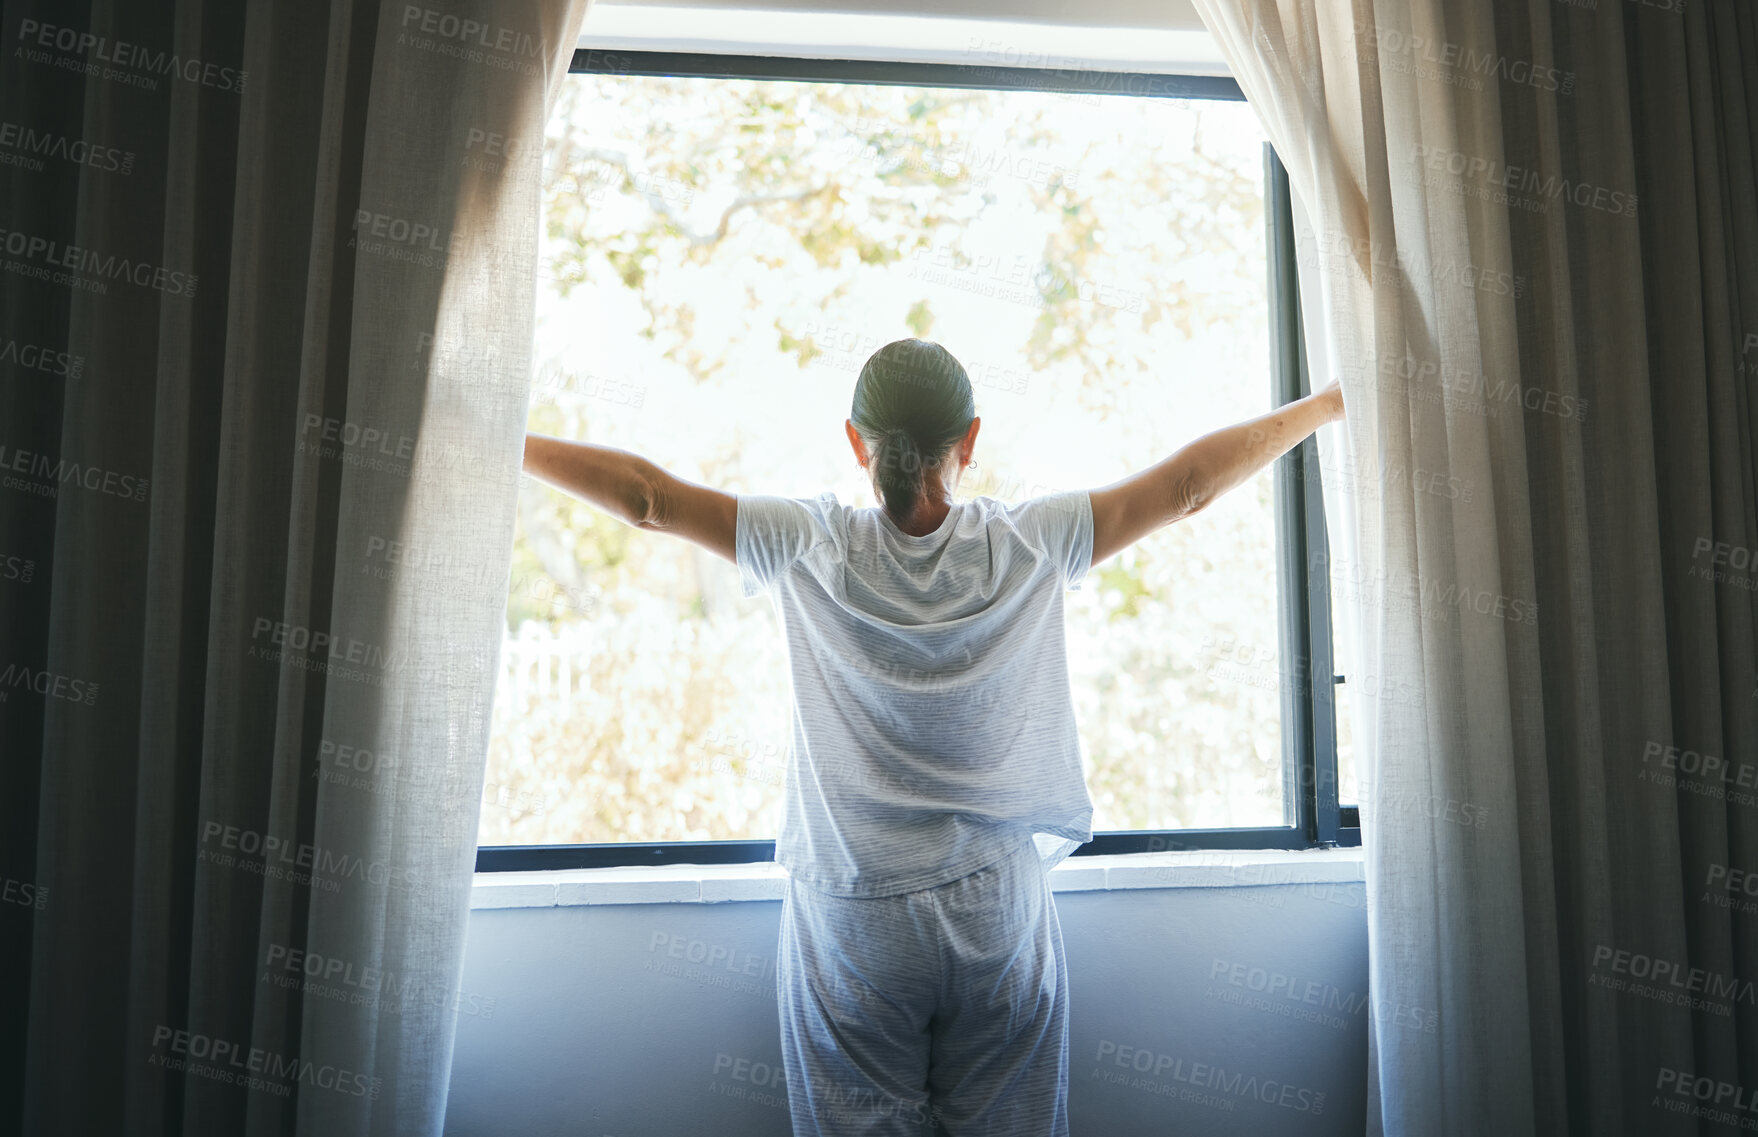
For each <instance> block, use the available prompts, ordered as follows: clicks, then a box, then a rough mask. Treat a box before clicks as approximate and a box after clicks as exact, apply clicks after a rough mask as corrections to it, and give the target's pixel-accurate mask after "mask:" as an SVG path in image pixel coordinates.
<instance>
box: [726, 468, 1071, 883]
mask: <svg viewBox="0 0 1758 1137" xmlns="http://www.w3.org/2000/svg"><path fill="white" fill-rule="evenodd" d="M1092 552H1093V512H1092V501H1091V498H1090V497H1089V496H1088V495H1087V493H1086V491H1084V490H1082V491H1072V492H1064V493H1053V494H1047V495H1044V496H1041V497H1036V498H1033V499H1031V500H1029V501H1024V502H1019V503H1011V504H1010V503H1005V502H1001V501H997V500H995V499H993V498H987V497H977V498H971V499H969V500H966V501H962V502H956V503H954V504H953V506H952V508H951V509H950V511H949V512H948V513H947V515H946V519H945V520H944V521H943V522H942V523H941V524H940V526H939V528H937V529H936V530H934V532H932V533H928V534H925V535H922V536H912V535H910V534H908V533H905V532H904V531H903V530H901V529H899V528H898V527H897V524H896V523H895V522H894V521H892V520H891V517H890V516H889V515H888V514H886V513H885V512H884V511H883V510H882V509H878V508H874V507H867V508H856V507H853V506H848V505H844V504H842V503H840V502H839V501H837V499H836V495H835V494H830V493H826V494H821V495H820V496H818V497H816V498H789V497H779V496H773V495H760V494H741V495H739V499H738V521H737V526H736V537H735V548H734V555H735V558H736V560H737V562H738V568H739V577H740V583H741V588H742V591H743V593H744V595H745V596H747V597H753V596H758V595H760V594H762V593H763V592H764V591H765V590H769V591H770V592H771V595H772V597H773V600H774V603H775V605H776V609H777V613H778V615H779V617H780V621H781V626H782V632H783V635H784V637H785V640H786V645H787V658H788V669H789V674H790V676H791V679H792V684H793V750H792V754H791V756H790V759H789V761H788V764H787V779H786V791H785V792H786V800H785V805H784V811H783V818H782V825H781V832H780V834H779V836H778V837H777V839H776V847H775V859H776V860H777V861H779V862H780V863H781V864H782V865H783V866H784V867H785V868H786V869H787V871H788V873H789V875H790V876H792V877H794V878H795V879H798V880H800V881H802V882H804V883H806V884H808V885H810V886H812V887H814V888H816V889H818V890H819V891H822V892H827V893H830V894H832V895H837V896H894V895H897V894H899V893H904V892H913V891H916V890H918V889H923V888H932V887H935V886H936V885H939V884H943V883H945V882H947V881H951V880H956V879H958V878H959V877H961V876H965V875H967V874H969V873H972V872H976V871H978V870H980V869H983V868H986V867H987V866H988V865H990V864H993V863H994V862H995V861H997V860H999V859H1000V858H1001V857H1003V856H1005V855H1007V854H1008V853H1009V852H1011V851H1012V850H1013V849H1015V848H1017V847H1018V845H1019V844H1020V842H1021V841H1023V840H1031V841H1033V842H1034V843H1035V844H1036V846H1037V849H1038V853H1039V856H1040V857H1041V859H1042V862H1043V865H1044V867H1045V868H1046V869H1049V868H1050V867H1052V866H1054V865H1055V864H1057V863H1058V862H1060V861H1061V860H1062V859H1063V858H1064V857H1066V856H1067V855H1068V854H1069V853H1071V852H1072V851H1074V849H1075V848H1076V847H1077V846H1079V845H1080V844H1082V843H1084V842H1086V841H1089V840H1091V839H1092V817H1093V803H1092V798H1091V796H1090V795H1089V794H1088V792H1087V785H1086V778H1085V776H1084V773H1083V770H1082V766H1081V754H1080V739H1079V736H1078V734H1077V732H1076V730H1075V720H1074V701H1073V693H1072V691H1071V689H1070V685H1069V678H1068V653H1067V646H1066V643H1065V640H1064V636H1063V594H1064V592H1065V591H1066V590H1068V589H1078V588H1079V587H1080V582H1081V579H1082V578H1083V577H1084V576H1085V575H1086V573H1087V571H1088V569H1089V568H1090V567H1091V564H1092Z"/></svg>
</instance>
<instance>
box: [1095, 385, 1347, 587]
mask: <svg viewBox="0 0 1758 1137" xmlns="http://www.w3.org/2000/svg"><path fill="white" fill-rule="evenodd" d="M1342 417H1343V392H1342V390H1341V389H1339V388H1338V386H1337V384H1336V383H1332V384H1331V385H1330V386H1329V387H1326V388H1325V389H1324V390H1322V391H1319V392H1318V393H1316V394H1312V395H1308V396H1307V397H1306V398H1304V399H1296V400H1295V401H1294V402H1292V403H1287V404H1285V405H1283V406H1280V407H1277V408H1276V409H1275V410H1273V411H1271V412H1270V413H1268V414H1266V415H1260V416H1258V417H1257V418H1254V419H1248V420H1246V421H1245V422H1242V423H1238V424H1236V425H1234V426H1229V427H1225V428H1223V429H1221V430H1217V431H1214V432H1213V433H1211V434H1205V435H1203V436H1202V437H1201V438H1198V439H1196V440H1195V441H1194V442H1191V443H1189V444H1188V445H1186V446H1184V447H1182V448H1181V449H1179V450H1178V451H1177V453H1175V454H1173V455H1172V456H1171V457H1170V458H1167V459H1166V460H1165V461H1163V462H1160V463H1158V464H1157V465H1154V466H1150V467H1148V468H1147V469H1145V470H1143V471H1141V472H1140V473H1138V474H1131V475H1130V476H1129V477H1127V478H1124V479H1123V480H1122V481H1120V482H1116V483H1113V484H1112V485H1109V486H1106V487H1105V488H1104V489H1097V490H1093V491H1092V492H1091V494H1090V495H1089V496H1090V497H1091V498H1092V503H1093V557H1092V563H1093V564H1095V565H1096V564H1098V563H1099V562H1100V561H1102V560H1104V559H1105V558H1106V557H1109V556H1111V555H1112V554H1114V553H1120V552H1122V551H1123V550H1124V549H1127V548H1128V547H1129V546H1130V545H1133V544H1134V543H1135V542H1137V541H1139V540H1141V539H1142V538H1143V537H1146V536H1147V535H1148V534H1149V533H1152V532H1153V531H1154V530H1156V529H1160V528H1163V527H1165V526H1167V525H1170V524H1172V522H1174V521H1179V520H1182V519H1184V518H1186V517H1189V516H1190V515H1191V514H1193V513H1199V512H1201V511H1202V509H1203V508H1204V507H1205V506H1207V505H1208V504H1209V503H1210V502H1212V501H1214V500H1215V499H1216V498H1217V497H1220V496H1221V495H1222V494H1224V493H1226V492H1227V491H1228V490H1230V489H1232V488H1233V487H1234V486H1237V485H1239V484H1240V483H1241V482H1243V481H1245V480H1246V479H1247V478H1250V477H1251V476H1252V475H1253V474H1255V473H1257V472H1258V471H1259V470H1261V469H1263V468H1264V467H1265V466H1267V465H1269V464H1270V463H1271V462H1274V461H1275V460H1276V459H1277V458H1280V457H1281V456H1282V455H1283V454H1286V453H1287V452H1288V451H1290V450H1292V449H1294V447H1295V446H1297V445H1299V444H1300V442H1301V441H1303V440H1304V439H1305V438H1306V437H1307V436H1308V435H1309V434H1311V433H1312V432H1313V431H1315V430H1317V429H1318V428H1319V427H1321V426H1323V425H1325V424H1326V423H1328V422H1335V421H1336V420H1338V419H1340V418H1342Z"/></svg>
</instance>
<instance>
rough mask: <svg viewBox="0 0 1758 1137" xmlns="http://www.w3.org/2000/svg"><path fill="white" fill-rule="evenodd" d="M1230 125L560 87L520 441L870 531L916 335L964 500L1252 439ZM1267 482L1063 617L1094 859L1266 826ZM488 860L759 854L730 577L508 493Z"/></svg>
mask: <svg viewBox="0 0 1758 1137" xmlns="http://www.w3.org/2000/svg"><path fill="white" fill-rule="evenodd" d="M1262 144H1263V136H1262V134H1261V132H1260V131H1259V128H1258V125H1257V121H1256V118H1255V117H1254V115H1253V114H1252V113H1251V111H1250V110H1249V109H1248V108H1247V107H1246V105H1245V104H1244V103H1234V102H1206V101H1195V102H1184V101H1172V100H1160V99H1145V98H1128V97H1121V96H1097V95H1058V94H1048V93H1043V92H1023V91H1022V92H986V91H961V90H946V89H930V88H902V87H879V86H861V85H849V84H815V83H781V82H757V81H748V80H713V79H643V78H634V79H631V78H626V77H610V76H573V77H571V78H570V80H569V81H568V83H567V84H566V86H565V88H564V92H563V96H562V100H561V103H560V106H559V108H558V111H557V113H556V117H555V119H554V121H553V122H552V123H551V127H550V138H549V144H548V152H547V159H546V161H547V166H546V177H545V207H544V239H545V246H544V248H545V265H546V269H545V272H544V275H543V279H541V280H540V281H539V301H538V305H539V326H538V332H537V339H536V352H537V364H538V370H537V377H536V380H535V389H534V395H533V407H532V412H531V419H530V425H531V428H532V429H533V430H537V431H541V432H544V433H551V434H559V435H565V436H569V437H574V438H579V439H584V440H587V441H592V442H600V443H605V444H609V445H614V446H618V447H622V448H625V449H629V450H633V451H636V452H638V453H641V454H644V455H646V456H648V457H650V458H652V459H653V460H655V461H657V462H659V463H660V464H661V465H663V466H665V467H667V468H669V469H671V470H673V471H674V472H675V473H677V474H679V475H681V476H683V477H687V478H690V479H692V480H696V481H701V482H705V483H707V484H711V485H715V486H718V487H721V488H724V489H727V490H730V491H734V492H747V493H777V494H786V495H789V496H801V497H803V496H811V495H815V494H818V493H821V492H824V491H826V490H829V491H832V492H834V493H835V494H836V495H837V496H838V498H840V499H841V500H842V501H844V502H849V503H852V504H855V505H859V506H872V505H873V504H874V501H873V497H872V493H871V490H870V488H869V487H868V486H867V485H866V484H865V483H864V482H863V480H862V478H861V473H860V471H859V470H858V469H857V467H856V464H855V461H854V458H853V456H852V454H851V453H850V451H849V448H848V443H847V440H846V438H845V437H844V435H843V429H842V423H843V420H844V419H845V418H846V417H847V416H848V411H849V399H850V397H851V395H852V392H853V387H854V382H855V378H856V376H857V373H858V371H859V369H860V366H861V364H862V362H863V361H864V360H865V359H866V357H867V356H868V355H869V354H870V353H871V352H872V351H873V350H875V349H876V348H878V347H879V346H881V345H883V344H885V343H887V342H889V341H891V340H894V339H899V338H903V337H906V336H911V335H916V336H921V337H923V338H928V339H934V340H937V341H939V342H941V343H943V344H944V345H945V346H946V347H947V348H948V349H949V350H951V351H952V352H953V354H955V355H956V356H958V357H959V358H960V359H961V360H962V361H963V362H964V364H965V366H966V369H967V371H968V372H969V374H970V376H971V379H972V382H973V384H974V386H975V388H976V395H977V413H978V414H979V415H980V416H981V417H982V419H983V426H982V431H981V435H980V437H979V440H978V444H977V452H976V461H977V469H975V470H971V471H967V472H966V476H965V480H964V481H963V483H962V484H961V486H960V489H959V496H960V497H964V498H968V497H970V496H974V495H979V494H982V495H988V496H991V497H995V498H1000V499H1003V500H1007V501H1018V500H1023V499H1025V498H1028V497H1032V496H1036V495H1038V494H1041V493H1045V492H1049V491H1051V490H1055V489H1065V488H1066V489H1073V488H1090V487H1096V486H1101V485H1105V484H1107V483H1109V482H1112V481H1115V480H1117V479H1118V478H1121V477H1123V476H1125V475H1126V474H1129V473H1131V472H1134V471H1136V470H1139V469H1141V468H1143V467H1145V466H1148V465H1151V464H1152V463H1154V462H1156V461H1158V460H1160V459H1161V458H1164V457H1165V456H1166V455H1168V454H1170V453H1171V452H1172V451H1173V450H1175V449H1176V448H1177V447H1178V446H1180V445H1182V444H1183V443H1185V442H1187V441H1189V440H1190V439H1192V438H1194V437H1196V436H1198V435H1200V434H1202V433H1205V432H1207V431H1209V430H1212V429H1215V428H1217V427H1220V426H1224V425H1226V424H1228V423H1230V422H1234V421H1237V420H1239V419H1241V418H1245V417H1249V416H1251V415H1255V414H1260V413H1262V412H1263V411H1264V410H1265V409H1267V408H1268V407H1269V405H1270V395H1269V391H1270V381H1269V371H1268V368H1269V359H1270V354H1269V324H1268V309H1267V300H1266V282H1265V276H1264V273H1265V260H1266V258H1265V238H1264V217H1263V164H1262V163H1263V158H1262ZM1271 502H1272V496H1271V481H1270V474H1269V473H1268V472H1265V473H1264V474H1262V475H1260V476H1259V477H1258V478H1256V479H1255V480H1254V481H1253V482H1251V483H1249V484H1248V485H1246V486H1242V487H1241V488H1239V489H1238V490H1235V491H1234V492H1233V493H1232V494H1231V495H1229V496H1228V497H1226V498H1225V499H1223V500H1221V501H1220V502H1217V503H1216V504H1215V505H1214V506H1212V507H1211V508H1210V509H1209V510H1207V511H1205V512H1204V513H1203V514H1200V515H1198V516H1197V517H1195V518H1192V519H1191V520H1189V521H1186V522H1181V523H1179V524H1178V525H1175V526H1173V527H1172V528H1171V529H1169V530H1166V531H1164V532H1162V533H1159V534H1156V535H1154V536H1152V537H1150V538H1149V539H1148V540H1147V541H1145V542H1142V543H1141V544H1139V545H1138V546H1137V547H1135V548H1133V549H1131V550H1128V551H1126V552H1124V553H1123V554H1120V555H1119V556H1117V557H1114V558H1112V559H1111V560H1109V561H1107V562H1104V563H1101V564H1100V565H1098V566H1096V567H1095V570H1094V572H1093V573H1092V575H1091V576H1090V577H1089V578H1088V580H1087V582H1086V584H1085V585H1084V587H1083V588H1082V589H1081V590H1080V591H1077V592H1071V593H1069V594H1068V595H1067V610H1068V642H1069V655H1070V671H1071V679H1072V683H1073V689H1074V694H1075V706H1076V713H1077V715H1078V717H1079V722H1080V726H1081V732H1082V739H1083V749H1084V751H1085V756H1086V760H1087V770H1088V781H1089V785H1090V786H1091V788H1092V793H1093V799H1094V804H1095V807H1096V812H1095V817H1094V827H1095V828H1096V829H1136V828H1187V827H1209V826H1238V825H1276V824H1281V822H1282V800H1281V789H1280V786H1281V773H1280V771H1281V729H1280V720H1279V704H1278V694H1277V691H1278V683H1279V681H1280V679H1279V677H1280V671H1281V668H1280V666H1279V663H1278V659H1277V643H1276V580H1275V568H1274V561H1273V553H1274V527H1273V516H1272V505H1271ZM508 628H509V633H508V639H507V642H506V644H505V646H504V649H503V657H504V660H503V662H504V671H503V676H502V680H501V684H500V687H499V690H498V694H497V706H496V718H495V729H494V735H493V740H492V743H491V750H490V757H489V781H490V792H489V795H488V798H487V802H486V804H487V806H488V808H485V809H484V811H483V820H482V830H481V834H482V835H481V840H482V843H484V844H517V843H537V842H554V843H568V842H586V841H682V840H716V839H762V838H771V837H773V836H774V835H775V833H776V831H777V829H778V827H779V823H780V818H781V812H780V811H781V791H782V784H783V779H784V776H785V769H786V763H787V752H788V739H789V703H788V697H789V693H788V676H787V673H786V669H785V662H784V656H783V652H782V640H781V633H780V630H779V628H778V626H777V623H776V617H775V614H774V611H773V609H772V607H771V604H770V601H769V600H768V598H767V597H759V598H757V599H753V600H745V599H742V598H741V597H740V596H739V590H738V577H737V572H736V569H735V568H734V567H733V566H732V565H730V564H728V563H727V562H725V561H722V560H719V559H718V558H714V557H711V556H710V555H708V554H706V553H702V552H698V551H696V550H695V549H694V548H693V547H692V546H690V545H688V544H686V543H684V542H682V541H678V540H675V539H671V538H668V537H664V536H661V535H655V534H646V533H638V532H635V531H633V530H630V529H628V528H626V527H624V526H622V525H621V524H620V523H618V522H615V521H611V520H609V519H607V518H605V517H603V516H601V515H598V514H596V513H595V511H594V510H593V509H592V508H591V507H589V506H587V505H584V504H582V503H578V502H573V501H571V500H569V499H566V498H564V497H562V496H561V495H560V494H557V493H555V492H554V491H552V490H550V489H548V488H547V487H544V486H541V485H539V484H537V483H535V482H528V483H527V484H526V485H525V487H524V488H523V489H522V490H521V496H520V505H519V526H518V535H517V543H516V546H515V550H514V567H513V582H512V589H511V592H510V595H509V599H508Z"/></svg>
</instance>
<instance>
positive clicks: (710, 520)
mask: <svg viewBox="0 0 1758 1137" xmlns="http://www.w3.org/2000/svg"><path fill="white" fill-rule="evenodd" d="M525 472H526V473H528V474H530V475H531V476H532V477H534V478H536V479H538V480H539V481H542V482H547V483H548V484H549V485H552V486H554V487H555V488H556V489H559V490H562V491H564V492H566V493H571V494H573V495H574V496H575V497H578V498H581V499H583V500H585V501H589V502H591V503H592V504H593V505H595V506H597V507H598V508H600V509H602V510H604V511H605V512H606V513H608V514H610V515H611V516H612V517H615V518H617V519H618V520H619V521H622V522H624V523H626V524H629V525H633V526H634V527H635V528H637V529H648V530H652V531H654V532H660V533H673V534H676V535H677V536H679V537H683V538H685V539H686V540H689V541H694V542H695V543H696V544H698V545H701V546H702V547H703V548H704V549H707V550H708V551H709V552H711V553H715V554H717V555H719V556H722V557H725V558H726V559H727V560H729V561H735V563H736V559H735V556H734V553H733V536H734V533H735V531H736V527H737V525H738V516H739V512H738V510H739V499H738V495H736V494H730V493H724V492H722V491H720V490H716V489H710V488H709V487H707V486H699V485H697V484H695V483H694V482H687V481H685V480H684V479H682V478H679V477H676V476H675V475H673V474H670V473H668V472H666V471H665V470H662V469H660V468H659V467H658V466H657V465H655V464H654V463H652V462H650V461H648V460H647V459H646V458H643V457H641V456H640V455H639V454H631V453H630V452H629V451H627V450H618V449H617V448H615V447H614V446H597V445H594V444H593V443H590V442H571V441H569V440H568V439H565V438H551V437H550V436H548V435H545V434H527V435H526V436H525Z"/></svg>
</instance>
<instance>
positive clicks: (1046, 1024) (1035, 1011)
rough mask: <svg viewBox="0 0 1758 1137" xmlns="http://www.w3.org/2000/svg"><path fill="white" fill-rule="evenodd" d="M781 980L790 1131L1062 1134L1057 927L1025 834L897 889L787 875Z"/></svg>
mask: <svg viewBox="0 0 1758 1137" xmlns="http://www.w3.org/2000/svg"><path fill="white" fill-rule="evenodd" d="M776 992H777V1002H778V1003H779V1007H780V1013H781V1053H782V1066H783V1069H784V1070H785V1072H786V1076H787V1094H788V1105H789V1107H790V1110H791V1112H792V1115H793V1131H794V1134H795V1137H808V1135H809V1137H853V1135H855V1134H860V1135H863V1137H865V1135H873V1137H898V1135H902V1134H911V1135H916V1134H925V1133H926V1134H942V1135H949V1137H1067V1134H1068V975H1067V968H1066V966H1065V963H1064V959H1063V953H1062V927H1061V924H1060V923H1059V922H1058V921H1057V917H1056V902H1055V898H1054V897H1053V896H1052V895H1051V892H1050V882H1049V880H1048V878H1047V877H1046V875H1045V872H1044V869H1043V865H1042V862H1041V861H1040V859H1039V856H1038V852H1037V850H1036V848H1035V847H1034V846H1033V844H1032V842H1031V841H1030V840H1029V839H1028V840H1027V841H1026V843H1025V844H1024V845H1023V846H1022V847H1020V848H1019V849H1018V850H1016V851H1015V852H1013V853H1011V854H1009V855H1008V856H1006V857H1004V858H1003V859H1002V860H1000V861H998V862H996V863H995V864H992V865H990V866H989V867H987V868H984V869H979V870H978V871H976V872H974V873H971V874H970V875H968V876H964V877H960V878H959V879H957V880H953V881H949V882H947V883H946V884H942V885H938V886H936V887H934V888H926V889H922V890H921V891H919V892H908V893H903V894H902V895H898V896H885V897H878V898H872V899H866V898H852V897H841V896H831V895H828V894H826V893H822V892H818V891H816V890H815V889H813V888H811V886H809V885H806V884H803V883H800V882H797V881H795V880H793V879H792V878H791V877H790V878H789V880H788V884H787V892H786V895H785V897H784V899H783V901H782V908H781V938H780V945H779V950H778V952H777V956H776Z"/></svg>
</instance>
